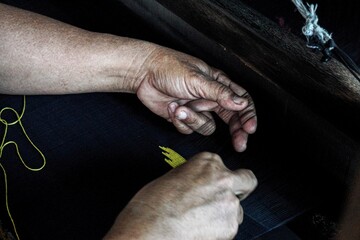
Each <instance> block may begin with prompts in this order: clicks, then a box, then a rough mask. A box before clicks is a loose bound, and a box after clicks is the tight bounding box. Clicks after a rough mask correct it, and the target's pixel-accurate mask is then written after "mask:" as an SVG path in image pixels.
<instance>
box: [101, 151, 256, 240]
mask: <svg viewBox="0 0 360 240" xmlns="http://www.w3.org/2000/svg"><path fill="white" fill-rule="evenodd" d="M256 186H257V179H256V177H255V176H254V174H253V173H252V172H251V171H250V170H246V169H239V170H236V171H231V170H229V169H228V168H226V166H225V165H224V163H223V161H222V159H221V158H220V157H219V156H218V155H216V154H214V153H209V152H203V153H199V154H197V155H195V156H194V157H192V158H191V159H190V160H189V161H187V163H185V164H183V165H181V166H180V167H178V168H175V169H173V170H171V171H170V172H168V173H167V174H165V175H163V176H162V177H160V178H158V179H156V180H154V181H153V182H151V183H149V184H148V185H146V186H145V187H143V188H142V189H141V190H140V191H139V192H138V193H137V194H136V195H135V196H134V197H133V199H131V200H130V202H129V203H128V205H127V206H126V207H125V209H124V210H123V211H122V212H121V213H120V214H119V216H118V217H117V219H116V221H115V224H114V225H113V227H112V228H111V230H110V231H109V233H108V234H107V235H106V236H105V238H104V239H106V240H111V239H119V240H120V239H127V240H131V239H189V240H191V239H198V240H201V239H204V240H205V239H206V240H211V239H232V238H233V237H234V236H235V235H236V233H237V231H238V227H239V224H241V223H242V220H243V210H242V207H241V205H240V201H241V200H243V199H244V198H246V197H247V196H248V195H249V194H250V193H251V192H252V191H253V190H254V189H255V187H256Z"/></svg>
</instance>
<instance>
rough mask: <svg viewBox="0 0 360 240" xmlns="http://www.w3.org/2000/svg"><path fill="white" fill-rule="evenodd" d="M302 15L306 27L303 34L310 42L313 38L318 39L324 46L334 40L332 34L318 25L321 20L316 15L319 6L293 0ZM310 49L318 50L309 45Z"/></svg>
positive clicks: (300, 0)
mask: <svg viewBox="0 0 360 240" xmlns="http://www.w3.org/2000/svg"><path fill="white" fill-rule="evenodd" d="M291 1H292V2H293V3H294V4H295V6H296V8H297V9H298V11H299V12H300V14H301V15H302V16H303V17H304V18H305V20H306V21H305V26H304V27H303V28H302V33H303V34H304V35H305V36H306V38H307V40H308V42H309V40H310V38H311V37H317V38H318V39H319V40H320V42H321V43H322V44H325V43H326V42H327V41H329V40H330V39H332V37H331V34H329V33H328V31H326V30H325V29H324V28H322V27H320V26H319V25H318V21H319V18H318V16H317V15H316V10H317V7H318V5H317V4H315V5H314V4H308V3H306V5H307V6H305V4H304V3H303V2H302V0H291ZM308 47H311V48H316V46H313V45H308Z"/></svg>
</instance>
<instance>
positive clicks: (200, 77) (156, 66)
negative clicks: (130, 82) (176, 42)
mask: <svg viewBox="0 0 360 240" xmlns="http://www.w3.org/2000/svg"><path fill="white" fill-rule="evenodd" d="M139 72H145V74H143V76H141V77H140V78H141V79H142V81H141V84H140V85H139V87H138V89H137V96H138V97H139V99H140V100H141V101H142V102H143V103H144V104H145V105H146V106H147V107H148V108H149V109H150V110H151V111H153V112H154V113H156V114H157V115H159V116H161V117H163V118H165V119H167V120H168V121H170V122H172V123H173V124H174V126H175V127H176V128H177V129H178V130H179V131H180V132H181V133H184V134H190V133H192V132H193V131H195V132H198V133H200V134H203V135H209V134H211V133H213V132H214V130H215V123H214V120H213V118H212V117H211V114H210V111H213V112H215V113H217V114H218V115H219V116H220V118H222V119H223V120H224V121H225V123H227V124H229V127H230V133H231V135H232V139H233V145H234V148H235V150H237V151H239V152H241V151H244V150H245V149H246V143H247V138H248V134H251V133H254V132H255V130H256V126H257V119H256V113H255V107H254V104H253V101H252V99H251V97H250V95H249V94H248V93H247V92H246V91H245V90H244V89H243V88H242V87H240V86H239V85H237V84H235V83H234V82H232V81H231V80H230V79H229V78H228V77H227V76H226V75H225V74H224V73H223V72H221V71H219V70H217V69H214V68H211V67H209V66H208V65H207V64H205V63H204V62H202V61H201V60H199V59H197V58H194V57H191V56H189V55H186V54H183V53H180V52H177V51H173V50H170V49H167V48H162V47H160V48H157V49H156V50H154V51H153V52H152V54H151V55H150V56H149V57H148V58H147V60H146V61H145V63H144V64H143V65H142V70H140V71H139Z"/></svg>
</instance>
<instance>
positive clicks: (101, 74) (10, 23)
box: [0, 4, 158, 94]
mask: <svg viewBox="0 0 360 240" xmlns="http://www.w3.org/2000/svg"><path fill="white" fill-rule="evenodd" d="M156 48H158V46H157V45H154V44H151V43H147V42H143V41H138V40H133V39H128V38H122V37H118V36H113V35H109V34H100V33H94V32H88V31H85V30H82V29H79V28H76V27H73V26H70V25H67V24H64V23H62V22H59V21H56V20H53V19H50V18H47V17H44V16H41V15H38V14H35V13H31V12H27V11H23V10H20V9H16V8H13V7H9V6H7V5H2V4H0V58H1V60H0V93H7V94H68V93H82V92H135V90H136V87H137V85H138V84H139V81H141V75H142V74H143V73H141V72H139V71H140V69H141V66H142V64H143V62H144V61H145V59H146V58H147V57H148V56H149V55H150V54H151V52H153V51H154V49H156Z"/></svg>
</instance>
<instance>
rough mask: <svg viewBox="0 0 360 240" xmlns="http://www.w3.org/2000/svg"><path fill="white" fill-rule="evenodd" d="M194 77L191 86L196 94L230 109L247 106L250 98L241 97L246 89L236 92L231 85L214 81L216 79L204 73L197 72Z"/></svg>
mask: <svg viewBox="0 0 360 240" xmlns="http://www.w3.org/2000/svg"><path fill="white" fill-rule="evenodd" d="M194 78H195V79H194V80H193V81H191V82H190V83H191V84H192V86H189V89H190V91H191V93H192V94H193V95H194V96H196V97H198V98H203V99H206V100H210V101H214V102H217V103H218V104H219V105H220V106H222V107H223V108H225V109H228V110H234V111H240V110H242V109H244V108H245V107H246V106H247V104H248V100H247V99H246V98H244V97H241V95H243V94H244V93H245V92H246V91H245V90H244V91H239V93H240V94H236V93H235V92H234V91H233V90H232V89H231V88H230V87H229V86H227V85H224V84H222V83H220V82H218V81H214V80H216V79H214V78H213V77H209V76H205V75H204V74H202V73H197V74H195V76H194ZM199 80H200V81H199Z"/></svg>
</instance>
